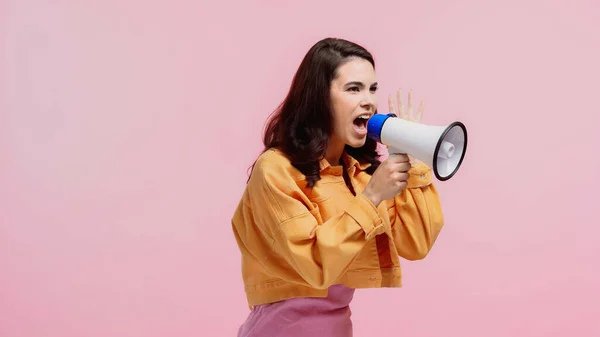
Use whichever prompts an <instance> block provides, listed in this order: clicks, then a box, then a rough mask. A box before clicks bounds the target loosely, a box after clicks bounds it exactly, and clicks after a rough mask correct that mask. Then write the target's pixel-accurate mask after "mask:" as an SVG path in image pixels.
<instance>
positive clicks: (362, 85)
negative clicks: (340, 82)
mask: <svg viewBox="0 0 600 337" xmlns="http://www.w3.org/2000/svg"><path fill="white" fill-rule="evenodd" d="M353 85H357V86H359V87H361V88H362V87H364V86H365V85H364V84H363V83H362V82H359V81H352V82H348V83H346V87H350V86H353ZM377 85H378V83H377V82H375V83H373V84H371V86H372V87H375V86H377Z"/></svg>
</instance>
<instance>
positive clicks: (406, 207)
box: [388, 163, 444, 260]
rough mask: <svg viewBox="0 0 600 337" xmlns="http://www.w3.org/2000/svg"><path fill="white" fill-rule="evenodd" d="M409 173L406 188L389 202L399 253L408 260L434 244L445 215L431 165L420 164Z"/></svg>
mask: <svg viewBox="0 0 600 337" xmlns="http://www.w3.org/2000/svg"><path fill="white" fill-rule="evenodd" d="M409 174H410V178H409V180H408V184H407V187H406V189H404V190H403V191H402V193H400V194H398V195H397V196H396V197H395V198H394V199H393V200H390V201H388V211H389V215H390V224H391V228H392V235H393V238H394V243H395V245H396V249H397V253H398V255H399V256H401V257H403V258H405V259H407V260H420V259H423V258H425V257H426V256H427V254H429V252H430V250H431V248H432V247H433V244H434V243H435V241H436V239H437V237H438V235H439V233H440V231H441V230H442V227H443V225H444V217H443V213H442V207H441V204H440V200H439V195H438V192H437V189H436V187H435V185H434V184H433V182H432V179H433V178H432V174H433V172H432V170H431V168H429V167H428V166H427V165H425V164H424V163H419V164H416V165H415V166H413V167H412V168H411V169H410V171H409Z"/></svg>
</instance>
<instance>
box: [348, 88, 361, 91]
mask: <svg viewBox="0 0 600 337" xmlns="http://www.w3.org/2000/svg"><path fill="white" fill-rule="evenodd" d="M348 91H355V92H359V91H360V89H359V88H358V87H350V88H348Z"/></svg>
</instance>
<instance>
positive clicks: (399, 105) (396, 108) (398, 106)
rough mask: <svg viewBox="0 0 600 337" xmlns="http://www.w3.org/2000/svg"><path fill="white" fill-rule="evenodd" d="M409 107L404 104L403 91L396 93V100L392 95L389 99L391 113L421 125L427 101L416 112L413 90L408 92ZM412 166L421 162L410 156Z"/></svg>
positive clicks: (399, 90) (422, 102)
mask: <svg viewBox="0 0 600 337" xmlns="http://www.w3.org/2000/svg"><path fill="white" fill-rule="evenodd" d="M407 104H408V107H406V106H405V105H404V104H403V102H402V89H398V91H397V92H396V98H395V99H394V95H390V96H389V97H388V105H389V108H390V110H389V111H390V112H391V113H393V114H395V115H396V116H398V117H399V118H402V119H404V120H407V121H410V122H415V123H421V119H422V118H423V110H424V109H425V100H422V101H421V103H420V104H419V109H418V110H417V111H416V112H415V111H414V108H413V104H412V90H409V91H408V103H407ZM408 157H409V158H410V162H411V164H413V165H414V164H417V163H419V162H420V161H419V160H418V159H417V158H415V157H413V156H411V155H409V156H408Z"/></svg>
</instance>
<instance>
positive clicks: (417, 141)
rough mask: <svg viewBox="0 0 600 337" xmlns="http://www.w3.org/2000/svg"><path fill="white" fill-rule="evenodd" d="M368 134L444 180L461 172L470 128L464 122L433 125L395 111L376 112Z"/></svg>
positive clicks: (368, 128) (392, 150)
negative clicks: (413, 119)
mask: <svg viewBox="0 0 600 337" xmlns="http://www.w3.org/2000/svg"><path fill="white" fill-rule="evenodd" d="M367 130H368V135H369V137H371V138H373V139H374V140H376V141H378V142H380V143H382V144H384V145H387V147H388V151H389V153H390V154H393V153H406V154H410V155H411V156H414V157H415V158H417V159H419V160H421V161H422V162H424V163H425V164H427V165H428V166H429V167H431V168H432V170H433V172H434V174H435V177H436V178H437V179H438V180H441V181H445V180H448V179H450V178H452V176H454V174H455V173H456V172H457V171H458V169H459V168H460V165H461V164H462V162H463V159H464V157H465V153H466V150H467V128H466V127H465V125H464V124H463V123H461V122H453V123H451V124H450V125H446V126H431V125H424V124H420V123H415V122H411V121H407V120H405V119H402V118H398V117H396V115H394V114H387V115H384V114H376V115H374V116H372V117H371V118H370V119H369V122H368V124H367Z"/></svg>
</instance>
